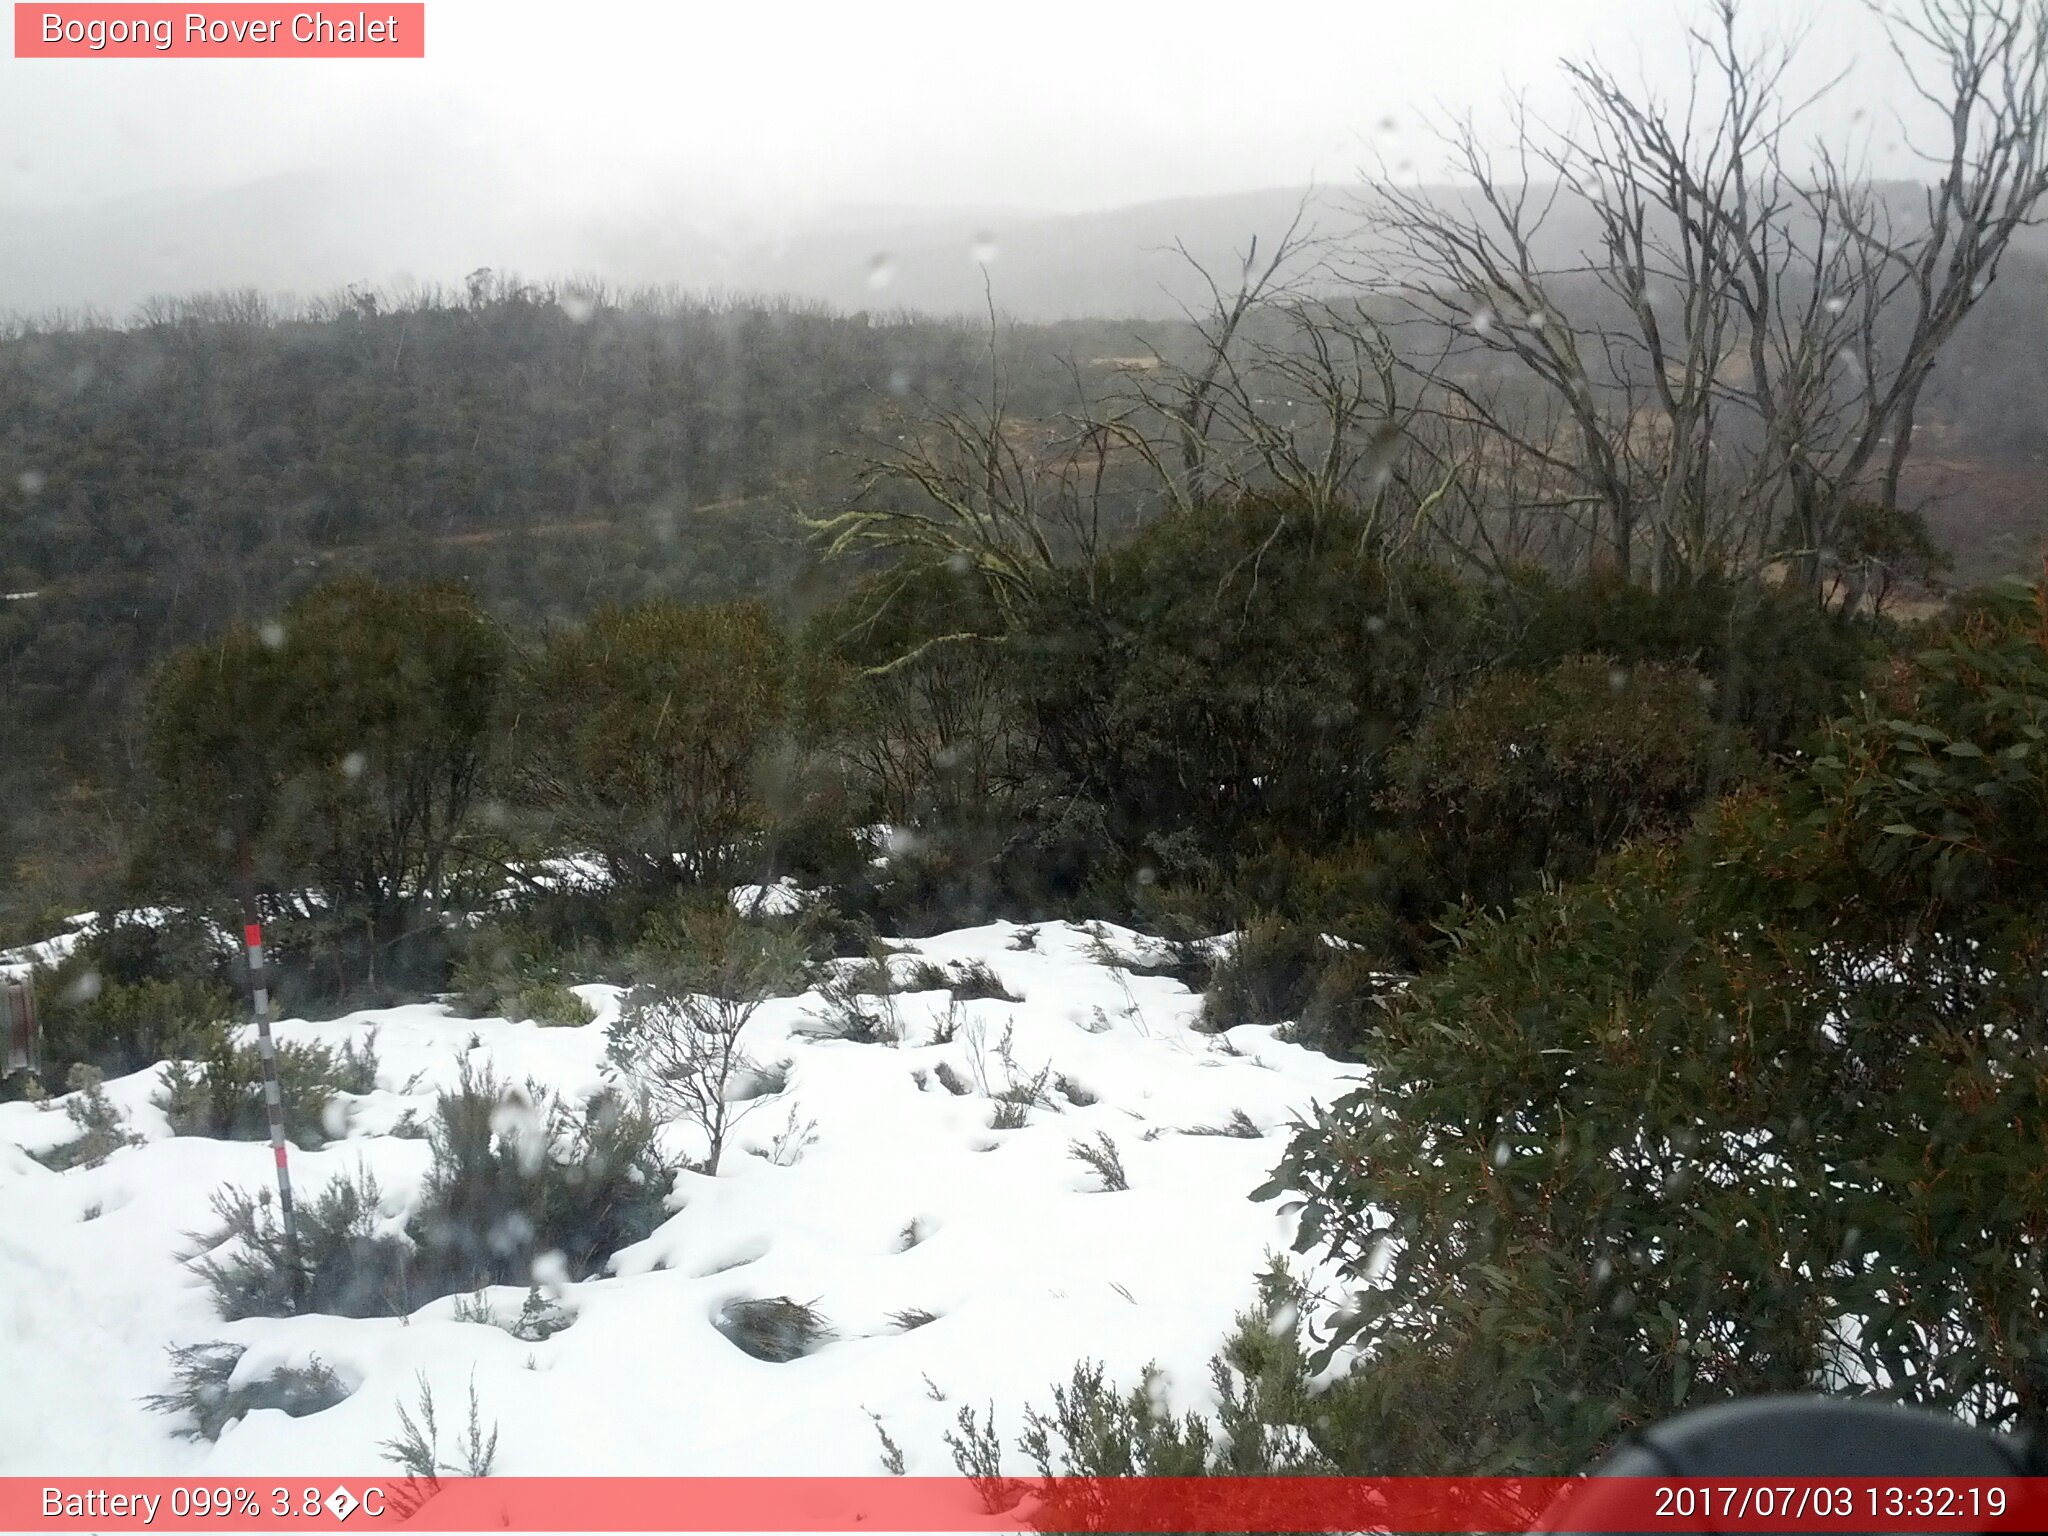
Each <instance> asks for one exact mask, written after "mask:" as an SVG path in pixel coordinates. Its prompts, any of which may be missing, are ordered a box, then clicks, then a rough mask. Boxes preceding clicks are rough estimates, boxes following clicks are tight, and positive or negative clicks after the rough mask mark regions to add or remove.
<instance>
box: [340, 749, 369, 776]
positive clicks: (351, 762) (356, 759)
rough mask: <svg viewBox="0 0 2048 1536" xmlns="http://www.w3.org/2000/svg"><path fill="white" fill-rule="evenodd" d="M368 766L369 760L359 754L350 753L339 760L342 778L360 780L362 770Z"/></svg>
mask: <svg viewBox="0 0 2048 1536" xmlns="http://www.w3.org/2000/svg"><path fill="white" fill-rule="evenodd" d="M369 766H370V760H369V759H368V758H367V757H365V756H363V754H362V753H361V752H351V753H349V755H348V756H347V757H344V758H343V759H342V760H341V772H342V777H344V778H349V779H360V778H361V777H362V776H363V770H364V769H365V768H367V767H369Z"/></svg>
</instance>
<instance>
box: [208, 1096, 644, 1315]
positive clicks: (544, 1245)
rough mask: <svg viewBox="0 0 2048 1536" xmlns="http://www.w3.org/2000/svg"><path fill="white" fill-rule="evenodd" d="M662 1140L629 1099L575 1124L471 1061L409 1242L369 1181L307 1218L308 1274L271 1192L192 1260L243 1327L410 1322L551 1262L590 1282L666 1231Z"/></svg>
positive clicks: (309, 1211) (303, 1225)
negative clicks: (277, 1320)
mask: <svg viewBox="0 0 2048 1536" xmlns="http://www.w3.org/2000/svg"><path fill="white" fill-rule="evenodd" d="M654 1138H655V1126H654V1123H653V1121H652V1120H650V1119H649V1118H648V1117H647V1116H646V1115H644V1114H642V1113H640V1112H639V1111H637V1110H635V1109H633V1108H631V1107H628V1106H623V1105H621V1104H619V1103H618V1102H617V1101H616V1100H613V1099H610V1098H607V1097H602V1096H601V1097H600V1098H598V1099H597V1100H594V1101H593V1102H592V1103H590V1104H589V1105H587V1106H585V1108H584V1110H583V1112H582V1113H581V1114H573V1115H572V1114H570V1113H568V1112H567V1111H565V1110H564V1109H563V1108H562V1107H561V1106H560V1105H559V1104H557V1103H553V1102H549V1101H544V1100H539V1099H538V1098H537V1097H536V1098H527V1097H525V1096H522V1095H518V1094H511V1093H507V1092H506V1091H505V1089H504V1088H503V1087H502V1085H500V1084H499V1083H498V1082H497V1080H496V1079H495V1078H493V1077H491V1076H490V1074H489V1073H488V1072H481V1071H477V1070H475V1069H473V1068H472V1067H471V1066H470V1065H468V1064H467V1063H465V1064H464V1066H463V1069H462V1073H461V1077H460V1080H459V1081H458V1083H457V1086H456V1088H455V1089H454V1090H453V1091H452V1092H449V1093H444V1094H442V1095H441V1097H440V1099H439V1100H438V1101H437V1103H436V1105H435V1115H434V1122H433V1125H432V1127H431V1129H430V1130H429V1131H428V1140H429V1142H430V1144H431V1147H432V1152H433V1161H432V1164H431V1166H430V1167H429V1169H428V1172H427V1178H426V1183H425V1186H424V1188H423V1190H422V1192H421V1198H420V1205H419V1208H418V1210H417V1211H416V1212H415V1214H414V1216H413V1218H412V1220H411V1222H410V1223H409V1224H408V1226H407V1228H406V1230H405V1233H404V1235H403V1236H401V1235H399V1234H397V1233H394V1232H392V1231H391V1230H389V1226H388V1223H386V1222H384V1221H383V1220H381V1219H380V1217H379V1215H378V1203H379V1201H380V1199H381V1195H380V1192H379V1190H378V1188H377V1184H376V1181H375V1180H374V1178H372V1177H371V1175H370V1174H369V1173H368V1172H367V1171H365V1172H363V1173H361V1174H359V1175H358V1177H357V1178H356V1179H354V1180H348V1179H342V1180H337V1181H336V1182H335V1183H333V1184H331V1185H329V1186H328V1188H327V1189H326V1190H324V1191H322V1193H321V1194H320V1196H319V1197H318V1198H317V1199H315V1200H313V1201H311V1202H310V1203H305V1204H302V1205H301V1206H300V1208H299V1219H298V1228H299V1246H300V1269H299V1273H298V1276H297V1277H295V1276H294V1272H293V1269H292V1266H291V1262H290V1258H289V1254H288V1251H287V1248H286V1244H285V1239H284V1233H283V1231H282V1230H281V1228H280V1226H279V1224H278V1221H277V1218H276V1215H275V1213H274V1210H273V1203H274V1202H273V1201H272V1199H271V1196H270V1193H269V1191H268V1190H262V1191H259V1192H258V1193H256V1194H254V1195H251V1194H249V1193H247V1192H245V1191H242V1190H237V1189H227V1190H223V1191H221V1192H220V1193H219V1194H217V1195H216V1196H215V1197H214V1201H213V1206H214V1211H215V1214H216V1215H217V1216H218V1217H219V1218H220V1224H219V1226H218V1227H217V1228H216V1229H215V1230H213V1231H212V1232H210V1233H208V1234H205V1235H204V1236H200V1237H198V1238H197V1239H196V1242H197V1251H196V1252H195V1254H194V1255H193V1257H192V1259H191V1261H190V1262H191V1263H192V1266H193V1268H194V1269H196V1270H197V1271H198V1272H199V1274H200V1275H201V1276H202V1277H203V1278H204V1279H205V1281H206V1283H207V1285H208V1287H209V1289H210V1290H211V1291H212V1293H213V1297H214V1303H215V1305H216V1306H217V1307H218V1309H219V1310H220V1314H221V1316H222V1317H223V1318H225V1319H227V1320H228V1321H230V1322H232V1321H235V1320H237V1319H239V1318H244V1317H288V1316H291V1315H292V1314H293V1313H294V1312H297V1311H306V1312H326V1313H333V1314H335V1315H338V1316H342V1317H378V1316H404V1315H405V1314H407V1313H409V1312H411V1311H412V1310H413V1309H414V1308H415V1307H417V1306H419V1305H421V1304H423V1303H424V1302H427V1301H430V1300H432V1299H433V1298H435V1297H437V1296H448V1295H454V1294H459V1293H462V1292H468V1291H475V1290H478V1289H480V1288H482V1287H484V1286H490V1285H522V1286H523V1285H529V1284H530V1283H531V1282H532V1280H533V1278H534V1263H535V1261H536V1260H537V1259H538V1258H540V1257H541V1256H542V1255H549V1254H552V1255H558V1256H559V1260H560V1263H561V1266H562V1268H563V1271H564V1272H565V1273H566V1275H567V1276H568V1278H570V1279H572V1280H580V1279H584V1278H586V1277H587V1276H589V1275H591V1274H594V1273H596V1272H597V1271H598V1270H599V1269H600V1268H601V1267H602V1265H603V1264H604V1262H605V1260H606V1259H607V1258H608V1257H609V1256H610V1255H611V1254H613V1253H616V1252H617V1251H618V1250H619V1249H621V1248H624V1247H626V1246H628V1245H629V1244H632V1243H636V1242H639V1241H640V1240H641V1239H643V1238H645V1237H646V1236H647V1235H648V1234H649V1233H651V1232H652V1231H653V1230H654V1229H655V1228H656V1227H657V1226H659V1225H660V1224H661V1223H662V1222H663V1221H664V1220H665V1219H667V1214H668V1212H667V1197H668V1193H669V1189H670V1187H671V1185H672V1184H673V1182H674V1174H675V1171H674V1169H673V1168H671V1167H670V1166H669V1165H668V1164H666V1163H665V1162H664V1161H663V1160H662V1158H661V1156H660V1154H659V1152H658V1151H657V1149H656V1147H655V1145H654ZM295 1279H296V1283H295ZM295 1292H300V1293H301V1294H302V1299H301V1296H300V1295H295Z"/></svg>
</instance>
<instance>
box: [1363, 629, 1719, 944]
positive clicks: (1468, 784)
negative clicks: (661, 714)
mask: <svg viewBox="0 0 2048 1536" xmlns="http://www.w3.org/2000/svg"><path fill="white" fill-rule="evenodd" d="M1707 691H1708V685H1707V682H1706V679H1704V678H1703V677H1701V676H1699V675H1698V674H1697V673H1693V672H1689V671H1685V670H1683V669H1680V668H1674V667H1670V666H1666V665H1663V664H1661V663H1656V662H1642V663H1637V664H1634V665H1632V666H1626V667H1624V666H1622V665H1621V664H1619V663H1617V662H1613V661H1609V660H1607V659H1604V658H1602V657H1597V656H1581V657H1573V658H1571V659H1570V660H1568V661H1565V662H1561V663H1560V664H1558V665H1557V666H1556V667H1554V668H1552V669H1551V670H1550V671H1548V672H1545V673H1542V674H1540V675H1530V674H1525V673H1513V672H1509V673H1502V674H1499V675H1497V676H1494V677H1491V678H1489V679H1487V680H1486V681H1485V682H1483V683H1481V684H1480V685H1479V686H1478V687H1477V688H1475V689H1474V690H1473V691H1472V692H1471V693H1470V694H1468V695H1467V696H1466V697H1464V698H1463V699H1461V700H1459V701H1458V703H1456V704H1455V705H1452V706H1451V707H1450V708H1448V709H1445V710H1442V711H1440V712H1439V713H1437V714H1435V715H1432V716H1431V717H1430V718H1429V719H1427V720H1425V721H1424V722H1423V723H1422V726H1421V728H1420V729H1419V730H1418V731H1417V732H1416V733H1415V735H1414V736H1413V737H1411V738H1410V739H1409V740H1407V741H1405V742H1403V743H1402V744H1401V745H1400V746H1399V747H1397V748H1396V749H1395V750H1394V751H1393V752H1392V753H1391V754H1390V755H1389V757H1388V763H1387V771H1388V779H1389V785H1388V788H1387V790H1386V792H1385V793H1384V795H1383V796H1382V800H1381V804H1382V807H1383V809H1384V810H1385V811H1386V812H1387V813H1388V815H1389V816H1390V817H1391V818H1392V819H1393V820H1394V821H1395V822H1396V823H1398V824H1399V825H1400V826H1401V827H1402V828H1403V829H1404V831H1406V832H1408V833H1410V834H1412V835H1413V836H1414V837H1416V838H1417V839H1418V840H1419V842H1420V845H1421V846H1420V857H1421V861H1422V863H1423V865H1424V866H1425V867H1426V869H1427V870H1428V871H1429V873H1430V876H1431V877H1433V878H1434V879H1435V880H1436V881H1438V882H1440V883H1439V885H1438V891H1439V896H1438V900H1437V901H1436V902H1435V903H1434V905H1438V906H1443V905H1451V904H1455V903H1457V902H1459V901H1464V900H1473V901H1478V902H1480V903H1482V904H1483V905H1486V906H1500V905H1502V904H1504V903H1505V902H1507V901H1509V900H1510V899H1512V898H1513V897H1514V896H1515V895H1516V894H1517V893H1519V892H1520V891H1522V890H1525V889H1527V888H1528V887H1529V886H1531V885H1533V884H1534V883H1535V882H1536V880H1537V879H1538V878H1539V877H1541V876H1544V875H1549V876H1551V877H1553V878H1556V879H1578V878H1580V877H1581V876H1583V875H1585V874H1586V873H1588V872H1589V871H1590V870H1591V869H1592V867H1593V864H1594V861H1595V860H1597V859H1598V858H1599V856H1600V855H1601V854H1603V853H1605V852H1607V851H1608V850H1610V849H1612V848H1615V847H1617V846H1619V845H1620V844H1621V843H1622V842H1623V841H1624V840H1626V839H1628V838H1631V837H1636V836H1643V835H1654V834H1659V833H1668V832H1671V831H1674V830H1677V829H1678V828H1681V827H1683V826H1685V825H1686V824H1687V823H1688V822H1689V821H1690V819H1691V817H1692V814H1693V812H1694V811H1695V810H1696V809H1697V808H1698V807H1699V806H1700V804H1701V803H1702V802H1703V801H1704V800H1705V799H1706V798H1707V797H1708V796H1709V795H1711V794H1713V793H1715V792H1716V791H1717V790H1718V789H1720V788H1721V787H1723V786H1724V785H1726V784H1728V783H1729V782H1730V781H1732V780H1733V779H1735V778H1738V777H1740V776H1741V775H1742V774H1743V773H1744V772H1745V771H1746V770H1747V769H1748V768H1749V767H1750V766H1751V754H1750V752H1749V750H1748V748H1747V746H1746V744H1731V742H1730V741H1729V738H1728V731H1727V728H1725V727H1721V726H1719V725H1717V724H1716V722H1715V720H1714V718H1713V714H1712V712H1711V709H1710V708H1709V705H1708V702H1707V696H1706V695H1707ZM1423 883H1424V885H1425V888H1426V885H1427V883H1428V881H1426V880H1425V881H1424V882H1423Z"/></svg>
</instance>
